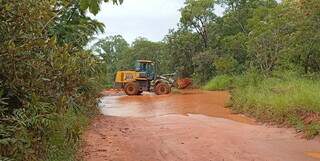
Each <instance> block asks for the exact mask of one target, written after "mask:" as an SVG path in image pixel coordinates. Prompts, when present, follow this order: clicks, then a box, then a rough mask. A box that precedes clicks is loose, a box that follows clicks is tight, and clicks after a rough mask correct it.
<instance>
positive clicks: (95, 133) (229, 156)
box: [80, 90, 320, 161]
mask: <svg viewBox="0 0 320 161" xmlns="http://www.w3.org/2000/svg"><path fill="white" fill-rule="evenodd" d="M228 99H229V94H228V93H227V92H203V91H197V90H190V91H184V92H182V93H178V94H173V95H168V96H154V95H151V94H147V95H145V96H134V97H128V96H107V97H104V98H103V99H102V103H101V112H102V113H103V114H104V115H101V116H99V117H98V118H96V119H95V120H94V121H93V123H92V125H91V126H90V127H89V129H88V130H87V131H86V133H85V135H84V140H85V145H84V147H83V149H82V151H81V154H80V157H81V158H82V159H84V160H86V161H317V160H320V153H319V152H320V141H318V140H310V141H308V140H305V139H300V138H299V137H297V136H296V134H295V132H294V131H293V130H292V129H286V128H275V127H267V126H263V125H258V124H256V123H255V122H254V120H252V119H249V118H246V117H245V116H241V115H236V114H232V113H231V112H230V110H229V109H227V108H224V106H225V103H226V102H227V101H228Z"/></svg>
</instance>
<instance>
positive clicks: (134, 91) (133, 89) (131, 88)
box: [124, 82, 139, 96]
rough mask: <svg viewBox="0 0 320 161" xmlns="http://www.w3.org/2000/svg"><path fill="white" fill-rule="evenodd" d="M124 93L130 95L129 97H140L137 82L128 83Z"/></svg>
mask: <svg viewBox="0 0 320 161" xmlns="http://www.w3.org/2000/svg"><path fill="white" fill-rule="evenodd" d="M124 92H125V93H126V94H127V95H129V96H133V95H138V93H139V86H138V84H137V83H135V82H130V83H127V84H126V85H125V86H124Z"/></svg>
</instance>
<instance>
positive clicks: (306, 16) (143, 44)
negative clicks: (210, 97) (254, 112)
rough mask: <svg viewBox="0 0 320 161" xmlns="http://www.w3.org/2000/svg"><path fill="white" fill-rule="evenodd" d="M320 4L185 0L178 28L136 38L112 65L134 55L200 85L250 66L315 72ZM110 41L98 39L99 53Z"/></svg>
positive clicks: (310, 0)
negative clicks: (218, 11)
mask: <svg viewBox="0 0 320 161" xmlns="http://www.w3.org/2000/svg"><path fill="white" fill-rule="evenodd" d="M218 5H220V6H223V7H224V8H225V11H224V14H223V16H220V17H219V16H217V15H215V14H214V13H215V12H214V11H215V8H216V6H218ZM319 7H320V3H319V1H318V0H294V1H282V2H281V3H279V2H277V1H276V0H249V1H248V0H219V1H213V0H187V1H186V2H185V7H184V8H182V9H181V10H180V11H181V20H180V23H179V25H178V26H177V29H175V30H170V31H169V33H168V35H167V36H166V37H165V38H164V40H163V41H162V42H150V41H147V40H145V39H137V40H136V42H134V43H133V44H132V45H131V46H128V45H127V46H126V48H127V49H126V50H121V52H116V53H113V55H115V56H113V57H112V59H116V60H117V62H116V63H115V64H113V65H111V66H112V67H114V70H113V71H115V70H118V69H120V67H121V68H123V67H124V66H121V65H123V64H126V65H132V63H131V62H133V61H134V60H135V59H142V58H147V59H152V60H154V61H157V62H159V63H158V64H160V63H161V65H159V68H160V69H161V72H167V73H169V72H170V73H171V72H178V73H179V74H181V75H182V76H188V77H193V78H194V79H195V81H196V82H197V83H200V84H202V83H204V82H206V81H208V80H209V79H210V78H212V77H213V76H215V75H219V74H240V73H243V72H246V71H250V70H256V71H258V72H261V73H262V74H264V75H268V74H270V73H272V72H273V71H277V70H293V71H298V72H300V73H302V74H306V73H319V72H320V68H319V61H320V57H319V54H320V51H319V49H320V32H319V25H320V22H319V18H320V8H319ZM142 40H143V41H142ZM115 41H117V40H112V38H107V39H102V40H101V42H99V43H98V44H97V45H96V46H98V48H100V49H102V50H99V51H98V52H99V53H100V54H102V55H105V54H106V53H109V51H110V50H109V49H107V50H105V49H103V48H101V44H103V43H112V42H115ZM123 41H124V40H123ZM115 44H116V43H115ZM119 45H120V44H119ZM108 59H111V57H109V58H108ZM129 59H130V60H129ZM120 62H121V63H120ZM124 62H127V63H124ZM127 67H128V66H127Z"/></svg>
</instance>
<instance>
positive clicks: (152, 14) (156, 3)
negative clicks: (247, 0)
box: [93, 0, 222, 42]
mask: <svg viewBox="0 0 320 161" xmlns="http://www.w3.org/2000/svg"><path fill="white" fill-rule="evenodd" d="M184 2H185V0H124V3H123V4H122V5H119V6H116V5H112V4H110V3H104V4H102V6H101V11H100V12H99V13H98V14H97V15H96V16H93V17H94V18H95V19H97V20H99V21H100V22H103V23H104V24H105V25H106V33H105V34H101V35H98V37H105V36H106V35H118V34H120V35H122V36H123V37H124V38H125V39H126V40H127V41H128V42H133V41H134V39H136V38H137V37H146V38H148V39H149V40H151V41H161V40H162V39H163V38H164V36H165V35H166V34H167V33H168V31H169V29H171V28H175V27H176V25H177V23H178V22H179V19H180V16H181V15H180V12H179V9H180V8H182V7H183V6H184ZM219 10H220V9H219ZM218 13H219V12H218ZM221 13H222V12H221Z"/></svg>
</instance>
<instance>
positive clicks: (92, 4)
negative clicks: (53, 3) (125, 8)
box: [79, 0, 123, 15]
mask: <svg viewBox="0 0 320 161" xmlns="http://www.w3.org/2000/svg"><path fill="white" fill-rule="evenodd" d="M79 1H80V7H81V9H82V10H83V11H85V10H87V9H88V10H89V11H90V12H91V13H92V14H94V15H96V14H97V13H98V12H99V11H100V4H101V3H102V2H109V1H112V2H113V4H122V3H123V0H79Z"/></svg>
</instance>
